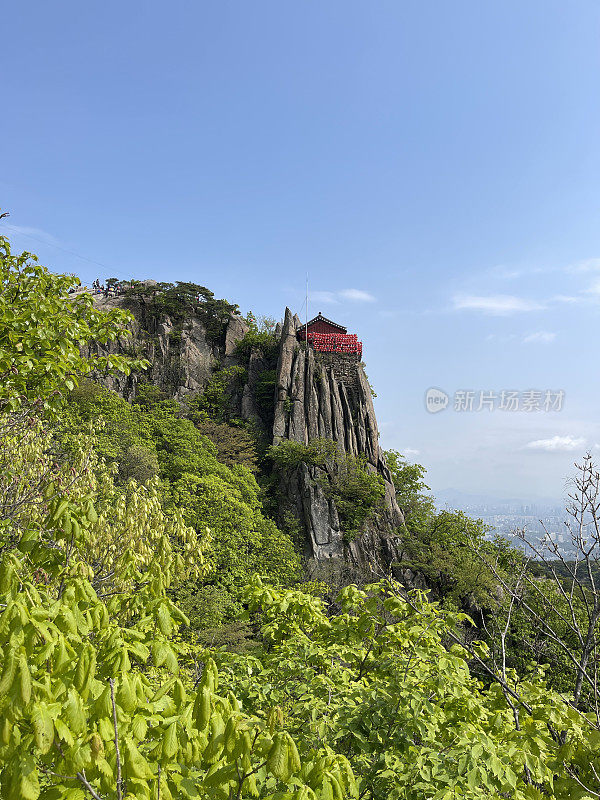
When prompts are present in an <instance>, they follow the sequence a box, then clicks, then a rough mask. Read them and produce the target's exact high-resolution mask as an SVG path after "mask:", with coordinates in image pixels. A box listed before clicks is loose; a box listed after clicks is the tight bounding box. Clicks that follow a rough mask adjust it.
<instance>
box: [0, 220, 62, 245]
mask: <svg viewBox="0 0 600 800" xmlns="http://www.w3.org/2000/svg"><path fill="white" fill-rule="evenodd" d="M5 227H6V228H9V229H10V230H11V231H12V232H13V233H16V234H18V235H21V236H27V237H29V238H31V239H37V240H38V241H41V242H44V243H47V244H51V245H58V244H59V243H60V242H59V240H58V239H57V238H56V236H52V234H51V233H48V232H47V231H43V230H42V229H41V228H31V227H29V226H27V225H13V224H12V222H11V223H10V224H9V223H6V225H5Z"/></svg>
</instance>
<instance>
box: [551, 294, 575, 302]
mask: <svg viewBox="0 0 600 800" xmlns="http://www.w3.org/2000/svg"><path fill="white" fill-rule="evenodd" d="M552 301H553V302H554V303H580V302H581V297H574V296H573V295H572V294H555V295H554V297H553V298H552Z"/></svg>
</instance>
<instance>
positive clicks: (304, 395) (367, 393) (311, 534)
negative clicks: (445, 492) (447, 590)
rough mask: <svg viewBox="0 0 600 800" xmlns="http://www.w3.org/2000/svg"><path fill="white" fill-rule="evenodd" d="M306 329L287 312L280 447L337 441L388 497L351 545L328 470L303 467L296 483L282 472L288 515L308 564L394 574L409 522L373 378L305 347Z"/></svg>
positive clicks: (277, 417)
mask: <svg viewBox="0 0 600 800" xmlns="http://www.w3.org/2000/svg"><path fill="white" fill-rule="evenodd" d="M299 327H300V325H299V320H298V319H297V318H295V317H293V316H292V314H291V312H290V310H289V309H286V313H285V320H284V323H283V328H282V331H281V339H280V349H279V361H278V365H277V386H276V398H275V409H274V420H273V443H274V444H278V443H280V442H281V441H283V440H284V439H291V440H293V441H296V442H300V443H302V444H309V443H310V442H312V441H314V440H315V439H317V438H326V439H333V440H334V441H335V442H336V443H337V446H338V449H339V450H340V452H342V453H350V454H352V455H355V456H363V457H364V458H365V460H366V463H367V468H368V469H370V470H371V471H373V472H377V473H378V474H379V475H381V477H382V478H383V480H384V485H385V497H384V502H383V504H382V508H381V510H380V511H379V512H378V513H377V514H375V515H374V518H373V519H371V520H369V521H368V523H367V524H366V526H365V529H364V532H363V533H362V534H361V535H360V536H359V537H357V538H356V539H354V540H353V541H350V542H349V541H346V540H345V538H344V534H343V531H342V530H341V528H340V522H339V515H338V512H337V509H336V507H335V502H334V501H333V500H331V499H327V497H326V496H325V493H324V491H323V488H322V484H323V479H325V480H326V479H327V472H328V469H329V468H328V467H325V468H323V469H321V468H319V467H315V466H309V465H306V464H302V465H301V466H300V467H299V468H298V469H296V470H294V471H293V473H292V474H291V475H290V474H287V472H286V471H283V472H282V474H281V477H280V484H281V485H280V493H281V494H282V495H283V496H284V497H285V499H286V505H287V508H288V511H289V510H292V512H293V513H294V514H295V516H296V518H297V519H298V520H299V521H300V522H301V524H302V526H303V528H304V533H305V542H306V547H305V555H306V556H307V557H308V558H309V559H315V560H317V561H322V560H325V559H332V558H335V559H344V560H350V561H351V562H352V563H353V564H354V565H356V566H366V565H369V566H370V567H372V568H374V569H376V570H377V571H385V572H388V571H389V568H390V565H391V564H392V563H393V562H395V561H398V560H399V558H400V553H399V550H398V542H399V536H398V535H399V529H400V528H401V527H402V525H403V517H402V512H401V511H400V508H399V507H398V504H397V502H396V496H395V491H394V487H393V484H392V480H391V475H390V471H389V469H388V466H387V464H386V462H385V457H384V455H383V452H382V450H381V448H380V446H379V433H378V429H377V420H376V418H375V410H374V408H373V400H372V393H371V388H370V386H369V382H368V380H367V376H366V374H365V372H364V369H363V366H362V364H360V363H359V362H357V360H356V357H355V356H353V355H350V354H348V355H346V354H329V353H317V352H315V351H314V350H313V349H312V347H308V348H307V347H306V345H304V344H303V343H300V342H299V341H298V339H297V330H298V328H299Z"/></svg>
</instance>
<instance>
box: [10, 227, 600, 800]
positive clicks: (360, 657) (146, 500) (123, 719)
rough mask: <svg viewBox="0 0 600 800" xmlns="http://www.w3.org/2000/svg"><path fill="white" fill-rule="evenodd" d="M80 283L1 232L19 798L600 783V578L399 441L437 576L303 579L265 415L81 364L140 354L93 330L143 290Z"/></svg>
mask: <svg viewBox="0 0 600 800" xmlns="http://www.w3.org/2000/svg"><path fill="white" fill-rule="evenodd" d="M73 282H74V281H73V279H72V278H69V277H64V276H57V275H53V274H52V273H50V272H49V271H48V270H46V269H45V268H44V267H41V266H39V265H38V264H37V263H36V261H35V259H34V258H33V257H31V256H29V255H28V254H22V255H18V256H16V255H13V254H12V253H11V251H10V245H9V243H8V241H7V240H6V239H4V238H2V237H0V374H1V375H2V382H1V383H0V430H1V432H2V437H1V440H0V458H1V459H2V467H3V469H2V471H1V472H0V482H1V484H2V495H1V496H2V503H1V505H0V796H1V797H2V798H3V800H4V798H5V799H6V800H38V798H41V799H42V800H89V798H94V800H133V799H134V798H135V799H136V800H138V799H139V800H179V799H180V798H185V799H187V798H190V799H191V798H215V800H241V798H263V800H267V798H271V799H272V800H311V798H312V799H313V800H315V799H318V800H342V799H343V798H365V799H366V800H385V799H387V798H392V799H393V798H397V799H398V800H431V799H432V798H434V800H454V798H465V799H467V800H479V798H482V797H486V798H515V799H516V800H526V799H527V800H532V799H534V798H539V800H541V799H542V798H557V799H558V798H561V799H562V798H565V799H566V798H581V799H583V798H592V797H598V796H600V778H599V774H600V757H599V756H598V745H599V743H600V730H599V728H600V724H599V720H598V710H597V703H596V700H597V695H595V694H594V680H595V672H594V671H593V669H594V668H595V667H594V665H595V664H596V662H597V651H596V650H595V649H594V648H595V639H594V638H593V637H594V636H595V630H596V624H597V621H598V618H597V617H596V618H595V620H594V622H593V625H592V627H591V631H592V634H591V636H592V640H590V641H591V644H592V649H591V650H590V649H589V647H588V645H589V644H590V642H588V640H587V639H586V637H585V636H582V637H580V638H581V639H582V641H583V640H584V639H585V641H584V642H583V645H581V646H580V644H581V643H580V641H579V639H578V638H577V635H576V634H573V633H572V631H573V630H578V631H580V632H582V631H583V632H585V631H586V630H588V632H589V628H586V627H585V625H586V620H588V621H589V620H590V619H593V618H594V613H595V611H594V609H595V608H596V605H595V604H596V603H597V598H596V596H595V594H594V591H593V588H592V589H590V588H589V587H586V588H585V589H584V591H583V594H580V595H579V596H578V597H577V598H576V599H575V601H574V600H573V596H574V595H571V597H570V599H569V596H568V595H567V596H566V598H565V596H564V592H563V593H561V589H560V586H562V584H559V585H558V588H556V590H555V592H554V595H552V593H551V587H552V586H556V584H555V583H553V582H552V579H551V578H544V577H537V576H534V577H531V578H530V579H529V580H528V579H527V578H524V577H523V576H525V575H526V574H527V575H529V574H530V573H526V569H527V564H526V563H524V560H523V557H522V556H521V555H520V554H518V553H517V552H516V551H513V550H512V549H511V548H509V547H508V546H507V545H506V543H503V542H502V541H496V542H492V543H489V542H487V541H486V540H485V538H484V533H485V531H484V529H483V527H482V526H481V525H480V523H478V522H477V521H473V520H469V519H467V518H465V517H464V516H462V515H460V514H448V513H447V512H444V513H443V514H437V513H435V512H434V510H433V507H432V505H431V503H430V502H429V500H428V497H427V494H426V487H425V485H424V475H423V472H422V470H421V469H420V468H415V467H412V466H410V465H407V464H406V462H404V461H403V459H402V458H401V457H399V456H398V455H396V456H395V457H392V471H393V473H394V479H395V482H396V485H397V489H398V494H399V498H400V501H401V505H402V506H403V508H404V510H405V520H406V524H405V530H404V531H403V536H404V537H405V560H404V562H403V563H402V564H398V565H394V572H395V574H396V575H397V576H400V575H401V573H402V574H407V573H408V571H410V572H411V574H412V575H413V578H415V580H413V585H414V584H415V582H418V581H422V582H423V585H425V583H427V584H428V585H429V586H430V587H431V589H432V591H431V592H429V593H427V592H425V591H422V590H420V589H416V588H412V589H407V587H406V586H403V585H402V584H401V583H399V582H397V581H396V580H393V579H392V578H391V577H390V576H389V575H388V576H381V577H380V576H377V575H371V577H370V579H368V578H366V577H365V579H364V580H363V581H362V585H361V587H360V588H359V587H358V586H355V585H349V586H346V587H345V588H343V590H342V591H341V593H339V594H338V595H337V596H336V597H333V596H331V592H330V590H329V588H328V586H326V585H316V584H310V583H304V582H303V580H304V579H303V577H302V569H301V560H300V557H299V555H298V552H297V550H296V548H295V545H294V542H292V540H291V539H290V537H289V536H288V535H287V534H286V533H283V532H282V531H280V530H278V528H277V527H276V525H275V523H274V522H273V521H272V519H270V517H269V516H268V514H267V511H268V503H267V502H266V500H267V497H266V495H265V487H267V488H268V486H267V483H266V482H265V484H264V486H263V487H261V485H260V484H259V483H258V482H257V478H256V474H257V467H258V466H260V469H261V470H263V471H265V470H267V469H268V460H267V461H265V460H264V459H265V456H264V454H263V453H262V452H260V449H257V448H256V446H255V444H254V440H253V439H252V434H251V431H250V430H249V429H247V428H244V427H239V426H236V425H233V426H232V425H227V424H226V423H227V421H226V420H223V419H222V418H221V419H216V418H215V417H214V416H213V417H211V414H210V409H207V408H206V407H202V406H199V407H190V408H187V409H186V408H184V407H182V406H179V405H177V404H175V403H174V402H173V401H170V400H166V399H164V398H163V397H161V396H160V394H157V393H156V392H154V391H153V390H152V387H148V388H147V390H146V391H145V392H144V391H143V392H141V393H140V394H139V395H138V400H137V402H136V403H134V404H131V405H130V404H128V403H126V402H125V401H123V400H122V399H121V398H119V397H118V396H117V395H116V394H114V393H111V392H110V391H108V390H106V389H103V388H101V387H99V386H97V385H95V384H94V383H92V382H90V381H89V378H90V376H92V375H98V374H99V373H100V372H102V373H110V372H115V371H116V372H118V371H121V372H127V371H129V370H130V369H132V368H136V369H139V368H141V367H143V366H144V365H143V364H140V363H136V362H134V361H132V360H131V359H128V358H126V357H124V356H105V357H92V358H91V359H85V358H84V357H83V356H82V355H81V349H80V347H81V346H82V345H84V344H85V343H87V342H90V341H92V340H95V341H104V342H107V341H110V340H114V339H116V337H117V336H124V335H125V331H126V324H127V315H126V314H125V313H124V312H122V311H118V310H113V311H111V312H110V313H108V314H105V313H100V312H98V311H97V310H95V309H94V307H93V305H92V300H91V298H89V297H88V296H86V295H85V294H77V295H72V294H69V288H70V286H71V285H72V284H73ZM205 299H206V298H205ZM207 299H208V300H210V299H211V298H210V297H209V296H208V295H207ZM208 300H207V302H208ZM221 312H222V308H221V307H219V309H218V313H219V314H221ZM207 313H208V312H207ZM217 321H218V323H219V324H220V325H221V324H222V318H221V317H220V316H219V318H218V320H217ZM238 453H239V461H238V460H237V455H236V454H238ZM288 455H289V454H288ZM296 455H297V454H296ZM392 455H393V454H392ZM303 457H304V455H303ZM354 467H356V469H357V470H360V468H361V465H360V464H357V465H354V466H353V465H349V466H347V469H348V470H349V473H348V474H350V473H351V472H352V470H353V469H354ZM586 469H587V467H586ZM590 474H591V476H592V477H591V478H589V480H591V481H592V482H593V480H594V477H593V475H594V474H595V473H590ZM259 477H261V480H262V478H263V477H264V475H263V476H261V475H260V474H259ZM351 477H352V480H355V481H357V485H360V486H363V484H364V480H363V477H364V476H362V474H359V473H358V472H357V473H355V474H354V473H352V474H351ZM584 479H585V480H588V476H587V473H585V475H584ZM375 484H376V482H371V484H369V485H368V486H366V484H365V486H366V488H365V492H366V493H368V492H370V493H371V495H373V502H376V497H375V496H376V495H377V494H378V490H377V486H376V485H375ZM590 485H591V484H589V483H586V486H588V487H589V486H590ZM363 488H364V486H363ZM339 491H340V494H342V493H343V487H342V486H340V487H339ZM343 499H344V502H346V503H347V504H348V505H347V507H346V508H347V514H348V516H349V519H352V514H354V515H356V514H358V515H359V516H360V514H362V513H363V510H364V508H363V507H362V506H361V507H360V508H356V509H353V508H352V505H351V496H350V494H349V493H348V492H346V494H344V496H343ZM519 576H521V579H520V582H517V581H516V580H515V579H516V578H518V577H519ZM408 583H409V582H407V585H408ZM536 588H537V589H541V590H543V591H541V592H537V593H536ZM511 590H513V593H511ZM517 595H518V598H519V599H518V601H517V600H515V599H514V596H517ZM548 598H550V599H551V600H552V604H550V605H547V603H548ZM570 612H572V615H573V619H571V618H570V617H569V613H570ZM586 614H587V615H588V616H586ZM536 615H537V616H536ZM590 615H591V616H590ZM540 620H542V621H540ZM544 624H545V625H546V627H544ZM549 624H552V625H553V628H552V630H554V631H556V639H555V640H553V639H551V637H550V635H549V633H548V625H549ZM561 625H562V626H563V628H562V630H561V629H560V626H561ZM544 637H545V639H544ZM588 638H589V637H588ZM484 639H485V641H483V640H484ZM521 639H523V643H521ZM561 641H562V644H561ZM222 645H223V646H222ZM536 648H537V649H536ZM569 653H570V655H569ZM582 654H583V655H582ZM584 655H585V658H584ZM549 662H551V663H553V665H555V666H553V668H552V670H551V671H550V672H548V677H549V678H551V680H552V682H553V683H549V681H548V680H547V678H546V668H545V667H544V666H543V664H546V663H549Z"/></svg>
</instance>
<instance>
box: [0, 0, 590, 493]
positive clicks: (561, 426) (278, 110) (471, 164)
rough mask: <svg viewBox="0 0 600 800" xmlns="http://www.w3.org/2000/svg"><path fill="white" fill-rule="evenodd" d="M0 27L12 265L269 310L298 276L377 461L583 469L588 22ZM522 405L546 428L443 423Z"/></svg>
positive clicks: (436, 14)
mask: <svg viewBox="0 0 600 800" xmlns="http://www.w3.org/2000/svg"><path fill="white" fill-rule="evenodd" d="M2 20H3V46H2V52H1V53H0V61H1V62H2V75H3V104H4V114H3V123H2V129H1V133H0V142H1V146H2V151H1V152H2V161H1V163H2V169H1V172H0V206H1V207H2V208H3V209H6V210H9V211H10V212H11V217H10V219H9V220H8V225H9V226H10V228H8V227H7V228H6V231H7V233H8V234H9V235H10V236H11V238H12V239H13V241H14V244H15V246H17V247H19V248H26V249H28V250H32V251H34V252H38V253H39V255H40V257H41V258H42V260H43V262H44V263H46V264H47V265H48V266H50V267H52V268H54V269H55V270H56V271H74V272H76V273H77V274H79V275H80V276H81V277H82V278H83V279H84V281H91V280H92V279H93V278H94V277H96V276H97V275H99V276H100V277H107V276H110V275H117V276H120V277H121V276H122V277H131V276H135V277H138V278H144V277H153V278H157V279H159V280H160V279H162V280H177V279H179V280H192V281H196V282H198V283H203V284H206V285H208V286H209V287H211V288H212V289H213V290H214V291H215V293H216V294H217V295H219V296H225V297H227V298H228V299H229V300H232V301H235V302H237V303H239V305H240V307H241V308H242V309H243V310H244V311H246V310H248V309H252V310H254V311H255V313H264V314H269V315H274V316H277V317H280V316H281V315H282V312H283V308H284V307H285V305H286V304H288V305H290V306H291V307H292V308H293V309H294V310H296V311H299V310H300V308H301V306H302V303H303V294H304V279H305V278H304V276H305V273H306V272H307V271H308V273H309V275H310V285H311V293H312V296H311V300H310V311H311V312H314V313H316V312H317V311H319V310H321V311H323V313H324V314H326V315H327V316H329V317H332V318H333V319H335V320H338V321H340V322H342V323H343V324H347V325H348V327H349V328H350V329H351V330H353V331H356V332H357V333H359V334H360V336H361V338H362V339H363V341H364V343H365V351H364V355H365V360H366V362H367V370H368V373H369V376H370V378H371V381H372V383H373V384H374V386H375V388H376V391H377V393H378V398H377V401H376V404H377V411H378V415H379V419H380V422H381V429H382V433H381V436H382V442H383V444H384V445H385V446H386V447H395V448H397V449H400V450H402V451H405V452H406V453H408V455H409V456H410V457H411V458H413V459H415V460H418V461H421V462H422V463H423V464H425V466H426V467H427V468H428V470H429V478H430V483H431V485H432V486H433V488H434V489H437V490H440V489H444V488H447V487H450V486H451V487H455V488H458V489H461V490H463V491H473V492H485V493H487V494H493V495H498V496H513V495H516V496H519V497H537V496H547V497H557V496H560V495H561V494H562V492H563V489H564V481H565V477H566V476H567V475H568V474H569V473H570V472H571V464H572V462H573V461H574V460H575V459H576V458H578V457H579V456H581V454H582V453H583V452H584V451H585V449H586V448H591V449H594V448H595V449H596V450H597V451H598V453H599V455H600V448H599V447H597V446H598V445H600V415H599V405H600V403H599V400H600V375H599V371H598V368H597V365H596V364H597V352H598V346H597V344H596V342H597V340H598V338H600V337H599V335H598V332H599V327H600V326H599V322H600V319H599V311H600V227H599V225H598V218H599V215H598V212H599V210H600V174H599V172H600V149H599V145H598V141H599V135H598V134H599V123H600V108H599V91H598V89H599V66H600V64H599V62H600V49H599V47H598V38H599V31H600V6H598V4H597V3H595V2H580V1H579V0H573V1H572V2H570V3H565V2H555V1H554V0H528V2H526V3H524V2H522V0H520V2H516V1H513V0H502V2H500V1H499V0H497V2H489V3H481V2H475V0H471V1H470V2H461V1H460V0H453V2H452V3H448V2H442V1H441V0H438V2H431V1H430V2H422V0H421V1H420V2H403V0H393V2H392V1H390V2H387V1H385V2H380V1H376V2H370V3H367V2H352V1H351V0H350V1H349V0H344V2H337V1H336V2H330V1H327V2H322V1H321V2H312V1H311V0H309V1H308V2H302V3H289V2H281V0H277V2H275V1H274V0H273V2H262V1H261V0H255V2H253V3H247V2H239V1H238V2H218V3H202V2H199V3H198V2H196V3H192V2H177V1H176V2H172V3H170V4H168V5H165V4H163V3H157V2H153V0H145V1H144V2H135V0H128V2H127V3H123V2H119V3H117V2H112V0H108V1H107V2H104V3H103V4H101V5H100V4H95V3H80V2H78V3H75V2H57V3H52V4H49V3H42V2H27V0H24V2H21V3H13V4H9V5H8V6H7V7H6V8H4V9H3V12H2ZM67 251H71V252H67ZM73 253H77V254H79V256H83V257H85V258H86V259H90V260H89V261H86V260H84V259H83V258H81V257H77V256H75V255H73ZM91 262H97V263H91ZM100 265H102V266H100ZM431 386H434V387H439V388H440V389H443V390H444V391H446V392H447V393H448V394H449V395H450V404H449V406H448V408H447V409H445V410H444V411H443V412H440V413H438V414H429V413H428V412H427V411H426V409H425V404H424V394H425V391H426V390H427V388H428V387H431ZM532 389H535V390H540V391H544V390H547V389H551V390H563V391H564V392H565V400H564V407H563V409H562V410H561V411H560V412H547V413H546V412H543V411H540V412H533V413H525V412H502V411H500V410H497V409H496V410H494V411H493V412H490V411H480V412H477V411H473V412H457V411H454V410H453V408H452V402H453V395H454V393H455V392H456V391H460V390H472V391H474V392H476V393H478V392H480V391H482V390H483V391H494V392H497V393H499V392H501V391H502V390H518V391H521V392H522V391H526V390H532ZM476 405H477V404H476Z"/></svg>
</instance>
